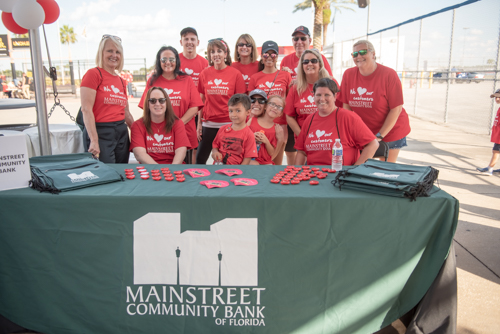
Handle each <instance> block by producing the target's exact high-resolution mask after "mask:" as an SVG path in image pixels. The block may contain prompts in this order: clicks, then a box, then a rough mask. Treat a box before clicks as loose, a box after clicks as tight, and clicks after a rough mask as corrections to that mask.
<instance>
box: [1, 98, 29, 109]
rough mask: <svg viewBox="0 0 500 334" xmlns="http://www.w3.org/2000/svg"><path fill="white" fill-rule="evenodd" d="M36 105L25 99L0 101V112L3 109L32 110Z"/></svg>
mask: <svg viewBox="0 0 500 334" xmlns="http://www.w3.org/2000/svg"><path fill="white" fill-rule="evenodd" d="M35 106H36V103H35V101H32V100H25V99H16V98H11V99H0V110H3V109H20V108H32V107H35Z"/></svg>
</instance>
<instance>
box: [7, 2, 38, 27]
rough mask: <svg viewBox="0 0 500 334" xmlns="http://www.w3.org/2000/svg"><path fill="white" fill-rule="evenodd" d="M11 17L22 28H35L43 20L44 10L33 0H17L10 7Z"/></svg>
mask: <svg viewBox="0 0 500 334" xmlns="http://www.w3.org/2000/svg"><path fill="white" fill-rule="evenodd" d="M12 17H13V18H14V21H16V23H17V24H19V25H20V26H21V27H23V28H24V29H36V28H38V27H39V26H41V25H42V23H43V21H45V12H44V10H43V7H42V6H40V4H39V3H38V2H36V1H35V0H18V1H16V4H15V5H14V8H13V9H12Z"/></svg>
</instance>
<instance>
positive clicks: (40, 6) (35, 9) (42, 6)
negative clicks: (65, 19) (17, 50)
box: [0, 0, 59, 34]
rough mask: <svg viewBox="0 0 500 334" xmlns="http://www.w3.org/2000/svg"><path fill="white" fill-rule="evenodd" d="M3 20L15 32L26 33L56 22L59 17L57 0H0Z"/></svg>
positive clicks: (6, 26)
mask: <svg viewBox="0 0 500 334" xmlns="http://www.w3.org/2000/svg"><path fill="white" fill-rule="evenodd" d="M0 10H2V22H3V24H4V25H5V28H7V29H8V30H10V31H12V32H13V33H15V34H26V33H27V32H28V29H36V28H38V27H39V26H41V25H42V24H50V23H54V22H55V21H56V20H57V18H58V17H59V5H58V4H57V2H55V0H0Z"/></svg>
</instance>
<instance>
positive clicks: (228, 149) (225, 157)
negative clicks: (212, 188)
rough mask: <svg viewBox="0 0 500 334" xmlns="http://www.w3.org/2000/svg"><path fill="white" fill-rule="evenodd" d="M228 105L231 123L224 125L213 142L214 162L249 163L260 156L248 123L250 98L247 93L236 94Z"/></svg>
mask: <svg viewBox="0 0 500 334" xmlns="http://www.w3.org/2000/svg"><path fill="white" fill-rule="evenodd" d="M228 106H229V119H230V120H231V124H228V125H224V126H222V127H221V128H220V129H219V131H218V132H217V136H216V137H215V139H214V141H213V143H212V158H213V159H214V164H216V163H218V162H222V163H223V164H224V165H248V164H249V163H250V160H252V158H257V156H258V155H257V146H256V144H255V138H254V134H253V132H252V130H250V128H249V127H247V123H246V121H247V117H248V116H249V115H250V107H251V102H250V98H249V97H248V96H247V95H246V94H235V95H233V96H231V98H230V99H229V102H228Z"/></svg>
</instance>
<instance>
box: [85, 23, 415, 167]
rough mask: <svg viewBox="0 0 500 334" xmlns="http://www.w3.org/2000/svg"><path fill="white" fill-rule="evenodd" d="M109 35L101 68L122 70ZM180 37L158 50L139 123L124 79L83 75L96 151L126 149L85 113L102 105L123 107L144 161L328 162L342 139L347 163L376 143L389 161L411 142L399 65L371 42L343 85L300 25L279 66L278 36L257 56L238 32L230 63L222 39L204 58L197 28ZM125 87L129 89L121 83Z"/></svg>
mask: <svg viewBox="0 0 500 334" xmlns="http://www.w3.org/2000/svg"><path fill="white" fill-rule="evenodd" d="M108 36H109V35H105V36H103V40H102V41H101V44H102V47H101V46H100V49H99V52H101V53H102V63H101V64H99V63H98V64H97V66H98V67H97V68H96V69H97V70H98V71H100V72H102V71H101V70H100V68H101V69H102V70H104V72H108V74H111V75H113V72H116V71H121V69H122V67H123V59H122V57H123V49H121V52H111V53H109V52H108V51H107V50H108V49H117V51H120V50H118V49H120V48H121V40H119V38H117V37H116V36H110V37H108ZM180 43H181V45H182V48H183V52H182V53H178V52H177V50H176V49H175V48H173V47H171V46H165V47H162V48H161V49H160V50H159V51H158V53H157V55H156V61H155V70H154V72H153V75H152V76H151V77H150V78H149V79H148V81H147V83H146V89H145V91H144V94H143V96H142V97H141V100H140V102H139V107H141V108H142V109H143V110H144V112H143V117H142V118H141V119H139V120H137V121H135V122H133V124H129V123H130V119H129V118H128V115H129V113H128V101H127V100H126V99H125V100H123V99H122V98H121V97H122V95H120V94H121V91H120V88H122V86H121V85H120V82H119V81H117V80H114V85H111V82H106V85H104V83H105V82H104V80H103V78H104V76H102V73H101V78H100V79H99V77H97V73H96V71H92V72H91V71H89V72H91V73H92V74H91V75H92V77H93V78H94V82H93V84H88V81H89V80H86V77H87V74H86V76H85V77H84V79H83V80H82V87H84V88H88V89H89V91H87V90H86V89H84V90H83V94H82V112H83V113H84V120H85V121H86V127H87V121H88V122H89V124H90V127H91V128H90V131H88V130H87V135H86V139H87V147H88V150H89V151H90V152H92V153H94V154H95V153H97V155H99V153H100V152H101V150H100V149H99V148H100V147H107V148H106V151H107V153H106V154H109V151H110V150H109V149H108V148H109V147H118V146H120V149H123V147H121V145H118V143H113V142H111V143H109V142H107V143H105V142H102V144H101V135H100V132H102V133H103V135H102V137H109V135H110V134H109V133H107V132H109V130H110V128H112V127H115V126H117V124H101V123H110V122H102V121H100V120H99V119H98V117H97V116H96V117H95V119H91V118H92V117H91V115H89V111H92V110H93V109H96V111H98V112H97V114H99V104H103V105H113V104H115V105H119V106H121V107H122V111H123V112H122V113H120V116H119V118H120V117H121V124H123V123H125V122H126V123H127V125H129V127H130V128H131V144H130V146H129V147H127V150H131V151H133V152H134V155H135V156H136V158H137V159H138V160H139V161H140V162H141V163H182V162H186V163H194V162H195V163H197V164H205V163H206V162H207V160H208V158H209V157H210V155H211V156H212V158H213V159H214V162H217V163H219V162H220V163H224V164H281V163H282V160H283V156H284V153H286V156H287V162H288V164H305V163H307V164H309V165H329V164H331V152H332V145H333V143H334V142H335V139H337V138H340V139H341V143H342V145H343V147H344V152H345V153H344V164H345V165H353V164H360V163H363V162H364V161H366V159H368V158H371V157H372V156H373V155H374V153H375V151H376V150H377V148H378V146H379V144H378V142H379V141H385V142H386V143H387V144H388V146H389V161H393V162H395V161H396V159H397V155H398V153H399V150H400V149H401V148H402V147H404V146H406V135H407V134H408V133H409V132H410V126H409V120H408V115H407V114H406V112H405V111H404V109H403V108H402V105H403V97H402V89H401V82H400V81H399V78H398V76H397V74H396V72H395V71H394V70H392V69H390V68H387V67H385V66H383V65H381V64H378V63H376V61H375V59H376V57H375V50H374V48H373V45H372V44H371V43H370V42H369V41H358V42H357V43H356V44H355V45H354V49H353V54H352V56H353V60H354V64H355V65H356V66H355V67H353V68H351V69H349V70H347V71H346V72H345V74H344V76H343V79H342V87H340V86H339V85H338V83H337V81H336V80H335V79H333V77H332V72H331V68H330V65H329V63H328V61H327V60H326V58H325V57H324V56H323V55H322V54H321V53H320V52H319V51H318V50H316V49H310V43H311V36H310V33H309V30H308V29H307V28H306V27H304V26H299V27H297V28H296V29H295V30H294V31H293V33H292V43H293V46H294V49H295V52H294V53H292V54H290V55H287V56H285V57H284V58H283V59H282V60H281V65H280V66H279V68H278V66H277V63H278V57H279V53H280V52H279V47H278V45H277V43H276V42H274V41H266V42H264V43H263V45H262V48H261V54H260V55H258V52H257V46H256V43H255V41H254V40H253V38H252V37H251V36H250V35H249V34H243V35H241V36H240V37H239V38H238V40H237V42H236V45H235V50H234V56H233V58H234V60H233V59H231V52H230V48H229V46H228V45H227V43H226V42H225V41H224V40H223V39H221V38H216V39H212V40H210V41H209V43H208V47H207V58H208V59H205V58H203V57H201V56H200V55H198V54H197V53H196V48H197V46H199V39H198V33H197V31H196V30H195V29H194V28H191V27H187V28H185V29H183V30H182V31H181V41H180ZM107 44H109V46H108V45H107ZM116 44H120V45H116ZM259 56H260V59H258V58H259ZM118 58H119V59H118ZM97 59H99V55H98V57H97ZM113 62H115V64H113ZM120 65H121V67H120ZM105 77H107V75H105ZM121 84H123V91H124V94H126V91H125V86H124V82H123V80H122V82H121ZM90 90H94V92H93V94H90V95H93V100H94V106H93V108H92V109H91V110H89V109H88V108H84V103H83V102H84V98H87V101H86V102H87V105H88V104H90V102H92V101H91V99H89V96H87V95H88V94H85V93H91V92H90ZM101 91H102V94H100V93H101ZM101 95H102V96H101ZM91 97H92V96H91ZM97 97H99V99H97ZM125 97H126V96H125ZM96 104H97V105H98V106H97V108H96ZM105 107H111V106H105ZM84 109H85V110H84ZM101 109H102V106H101ZM94 113H95V112H94ZM104 120H105V121H110V120H111V119H104ZM113 121H114V118H113ZM111 123H112V122H111ZM306 127H307V130H305V131H304V129H305V128H306ZM94 128H95V129H94ZM102 128H106V130H103V129H102ZM127 139H128V138H127ZM117 142H118V141H117ZM127 146H128V145H127ZM96 148H98V150H96ZM111 151H112V150H111ZM101 154H102V153H101ZM101 157H102V155H101ZM108 161H109V159H108ZM113 162H123V161H113Z"/></svg>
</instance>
